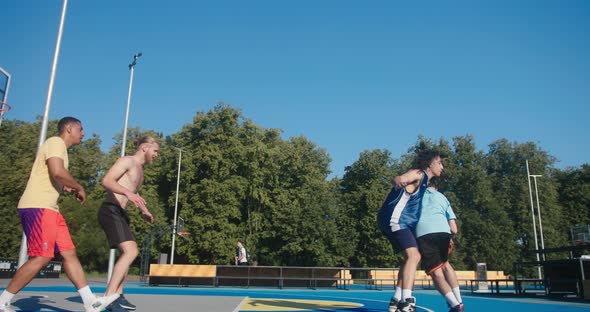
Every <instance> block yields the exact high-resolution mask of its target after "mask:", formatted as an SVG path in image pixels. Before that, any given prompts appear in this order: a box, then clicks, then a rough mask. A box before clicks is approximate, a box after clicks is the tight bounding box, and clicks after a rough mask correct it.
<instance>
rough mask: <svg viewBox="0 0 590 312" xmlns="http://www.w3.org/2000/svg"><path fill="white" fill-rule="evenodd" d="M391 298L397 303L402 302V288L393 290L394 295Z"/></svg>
mask: <svg viewBox="0 0 590 312" xmlns="http://www.w3.org/2000/svg"><path fill="white" fill-rule="evenodd" d="M393 298H395V300H397V301H402V288H401V287H396V288H395V294H394V295H393Z"/></svg>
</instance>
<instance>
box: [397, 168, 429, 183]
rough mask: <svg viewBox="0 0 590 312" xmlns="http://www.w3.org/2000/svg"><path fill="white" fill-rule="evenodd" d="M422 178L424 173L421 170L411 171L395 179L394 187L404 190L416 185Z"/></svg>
mask: <svg viewBox="0 0 590 312" xmlns="http://www.w3.org/2000/svg"><path fill="white" fill-rule="evenodd" d="M421 178H422V172H421V171H420V170H418V169H411V170H409V171H408V172H406V173H404V174H402V175H398V176H396V177H395V178H393V185H395V187H396V188H402V187H406V186H408V185H410V184H414V183H416V182H417V181H418V180H420V179H421Z"/></svg>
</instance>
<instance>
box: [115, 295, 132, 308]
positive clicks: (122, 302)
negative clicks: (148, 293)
mask: <svg viewBox="0 0 590 312" xmlns="http://www.w3.org/2000/svg"><path fill="white" fill-rule="evenodd" d="M115 303H118V304H119V305H120V306H121V308H123V309H125V310H128V311H135V309H137V306H135V305H134V304H133V303H131V302H129V301H128V300H127V299H126V298H125V296H123V294H121V296H120V297H119V299H117V301H115Z"/></svg>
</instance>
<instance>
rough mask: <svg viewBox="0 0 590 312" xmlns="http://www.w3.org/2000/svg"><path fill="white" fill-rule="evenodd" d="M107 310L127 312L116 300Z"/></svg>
mask: <svg viewBox="0 0 590 312" xmlns="http://www.w3.org/2000/svg"><path fill="white" fill-rule="evenodd" d="M106 310H107V311H109V312H127V310H125V309H123V307H122V306H121V305H119V302H118V300H115V301H114V302H113V303H111V304H110V305H109V306H108V307H107V308H106Z"/></svg>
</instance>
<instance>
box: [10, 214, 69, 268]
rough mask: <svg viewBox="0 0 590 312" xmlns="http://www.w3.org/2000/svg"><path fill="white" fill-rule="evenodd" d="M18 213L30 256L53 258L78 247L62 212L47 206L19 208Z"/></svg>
mask: <svg viewBox="0 0 590 312" xmlns="http://www.w3.org/2000/svg"><path fill="white" fill-rule="evenodd" d="M18 215H19V217H20V223H21V224H22V226H23V231H24V232H25V235H26V236H27V248H28V249H29V257H37V256H41V257H47V258H53V257H54V256H55V254H57V253H60V252H62V251H66V250H72V249H75V248H76V247H75V246H74V243H73V242H72V238H71V237H70V231H69V230H68V225H67V224H66V220H64V217H63V216H62V215H61V213H59V212H57V211H55V210H51V209H46V208H25V209H19V210H18Z"/></svg>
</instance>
